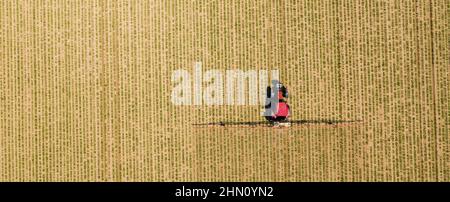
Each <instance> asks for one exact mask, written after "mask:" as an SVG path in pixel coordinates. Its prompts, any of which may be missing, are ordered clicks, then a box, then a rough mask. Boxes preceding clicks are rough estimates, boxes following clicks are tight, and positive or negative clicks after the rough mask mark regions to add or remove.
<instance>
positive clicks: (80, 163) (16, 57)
mask: <svg viewBox="0 0 450 202" xmlns="http://www.w3.org/2000/svg"><path fill="white" fill-rule="evenodd" d="M449 5H450V2H449V1H448V0H430V1H428V0H423V1H420V0H419V1H396V0H380V1H359V0H351V1H337V0H336V1H331V0H325V1H281V0H280V1H256V0H255V1H236V0H231V1H213V0H204V1H182V0H167V1H162V0H161V1H137V0H133V1H132V0H130V1H120V2H118V3H117V2H116V1H91V0H84V1H81V0H77V1H69V0H52V1H48V0H42V1H31V0H30V1H26V0H19V1H16V0H2V1H0V181H186V180H189V181H191V180H194V181H450V148H449V147H450V146H449V141H450V129H449V127H450V81H449V80H450V70H449V69H450V64H449V63H450V59H449V58H450V55H449V53H450V50H449V49H450V38H449V36H450V31H449V22H450V12H449ZM197 61H201V62H202V63H203V68H204V69H205V70H207V69H221V70H225V69H231V68H240V69H255V70H257V69H275V68H276V69H279V70H280V71H281V80H282V82H283V83H285V84H286V85H287V86H288V88H289V90H290V94H291V98H290V104H291V107H292V109H293V119H297V120H321V119H333V120H362V122H361V123H360V124H350V125H347V126H346V125H342V126H337V127H324V126H323V125H321V124H319V125H314V124H310V125H308V126H302V127H293V128H290V129H273V128H267V127H265V128H264V127H260V128H258V127H257V128H253V127H212V128H211V127H209V128H208V127H206V128H205V127H203V128H202V127H200V128H199V127H194V126H193V125H192V124H194V123H205V122H217V121H262V120H263V119H262V118H261V117H259V108H258V107H253V106H214V107H211V106H209V107H208V106H174V105H172V104H171V103H170V91H171V89H172V87H173V85H172V84H171V82H170V78H171V74H172V72H173V71H174V70H176V69H180V68H183V69H187V70H190V69H191V68H192V66H193V64H194V62H197Z"/></svg>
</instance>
